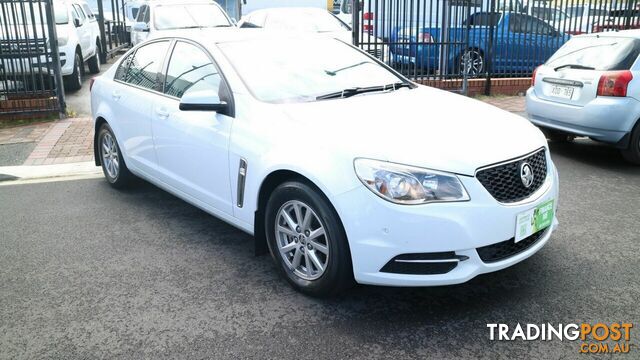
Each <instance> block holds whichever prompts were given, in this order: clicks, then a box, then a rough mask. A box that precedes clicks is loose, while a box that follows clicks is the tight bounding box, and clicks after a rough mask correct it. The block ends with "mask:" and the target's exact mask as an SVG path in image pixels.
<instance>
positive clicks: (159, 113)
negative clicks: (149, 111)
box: [156, 109, 169, 119]
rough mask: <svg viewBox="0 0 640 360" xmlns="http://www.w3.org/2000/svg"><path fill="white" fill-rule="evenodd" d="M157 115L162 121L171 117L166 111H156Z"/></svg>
mask: <svg viewBox="0 0 640 360" xmlns="http://www.w3.org/2000/svg"><path fill="white" fill-rule="evenodd" d="M156 115H158V117H159V118H161V119H166V118H168V117H169V112H168V111H167V110H165V109H156Z"/></svg>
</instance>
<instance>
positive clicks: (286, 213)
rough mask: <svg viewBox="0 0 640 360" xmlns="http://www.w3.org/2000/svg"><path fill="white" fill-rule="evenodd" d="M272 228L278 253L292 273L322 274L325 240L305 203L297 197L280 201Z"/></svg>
mask: <svg viewBox="0 0 640 360" xmlns="http://www.w3.org/2000/svg"><path fill="white" fill-rule="evenodd" d="M275 232H276V240H277V243H278V249H279V250H280V255H281V256H282V258H283V260H284V262H285V264H286V265H287V267H288V268H289V269H290V270H291V271H293V272H294V274H296V275H297V276H298V277H300V278H302V279H305V280H315V279H317V278H319V277H320V276H322V274H323V273H324V270H325V269H326V268H327V263H328V262H329V240H328V239H327V233H326V231H325V228H324V226H323V225H322V222H321V221H320V219H319V218H318V215H316V213H315V212H314V211H313V210H312V209H311V207H310V206H309V205H307V204H305V203H303V202H301V201H298V200H291V201H288V202H286V203H285V204H284V205H282V207H280V210H279V211H278V215H277V222H276V227H275Z"/></svg>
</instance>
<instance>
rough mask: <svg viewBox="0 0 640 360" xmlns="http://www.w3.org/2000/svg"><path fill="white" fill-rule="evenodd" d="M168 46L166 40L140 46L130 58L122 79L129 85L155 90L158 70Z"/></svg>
mask: <svg viewBox="0 0 640 360" xmlns="http://www.w3.org/2000/svg"><path fill="white" fill-rule="evenodd" d="M168 47H169V42H168V41H160V42H154V43H151V44H148V45H145V46H142V47H140V48H139V49H138V50H137V51H136V53H135V54H134V55H133V58H132V59H131V63H130V64H129V68H128V70H127V73H126V75H125V77H124V81H125V82H126V83H129V84H131V85H136V86H140V87H143V88H147V89H151V90H156V89H157V86H156V85H157V80H158V72H159V71H160V67H161V66H162V60H163V59H164V56H165V55H166V53H167V49H168Z"/></svg>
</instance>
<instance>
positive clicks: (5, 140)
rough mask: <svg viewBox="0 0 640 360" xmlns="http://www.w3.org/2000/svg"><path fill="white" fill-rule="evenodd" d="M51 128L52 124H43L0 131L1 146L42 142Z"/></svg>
mask: <svg viewBox="0 0 640 360" xmlns="http://www.w3.org/2000/svg"><path fill="white" fill-rule="evenodd" d="M51 126H53V124H52V123H42V124H32V125H26V126H19V127H15V128H7V129H0V145H6V144H20V143H27V142H37V141H40V139H42V137H43V136H44V135H45V134H46V133H47V131H48V130H49V129H50V128H51Z"/></svg>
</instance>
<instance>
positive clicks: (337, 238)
mask: <svg viewBox="0 0 640 360" xmlns="http://www.w3.org/2000/svg"><path fill="white" fill-rule="evenodd" d="M91 103H92V111H93V118H94V120H95V129H96V138H95V154H96V164H97V165H102V168H103V171H104V175H105V177H106V179H107V180H108V182H109V183H110V184H112V185H113V186H114V187H116V188H120V187H123V186H125V185H126V184H127V182H128V181H129V180H130V179H131V178H132V176H134V175H135V176H139V177H141V178H144V179H146V180H148V181H149V182H151V183H153V184H155V185H157V186H159V187H161V188H163V189H165V190H167V191H169V192H171V193H173V194H175V195H176V196H178V197H180V198H182V199H184V200H185V201H187V202H189V203H191V204H193V205H195V206H197V207H199V208H201V209H203V210H205V211H207V212H209V213H210V214H212V215H214V216H216V217H218V218H220V219H222V220H224V221H226V222H228V223H230V224H232V225H234V226H236V227H238V228H239V229H242V230H244V231H246V232H247V233H250V234H253V235H255V238H256V251H257V252H261V250H263V251H266V249H267V248H268V250H269V251H270V253H271V255H272V257H273V259H274V260H275V262H276V263H277V267H278V269H279V270H280V271H281V272H282V274H283V275H284V276H285V278H286V279H287V280H288V281H289V282H290V283H291V284H292V285H293V286H294V287H295V288H296V289H298V290H300V291H303V292H304V293H307V294H311V295H318V296H320V295H329V294H335V293H337V292H340V291H342V290H344V289H345V288H347V287H348V286H349V285H351V284H352V283H353V282H354V280H355V282H358V283H362V284H378V285H393V286H429V285H444V284H455V283H461V282H465V281H467V280H469V279H471V278H473V277H475V276H476V275H478V274H482V273H487V272H491V271H495V270H499V269H503V268H505V267H508V266H511V265H514V264H516V263H518V262H520V261H522V260H524V259H526V258H528V257H529V256H531V255H533V254H534V253H535V252H537V251H538V250H540V249H541V248H542V247H543V246H544V244H545V243H546V242H547V241H548V240H549V238H550V236H551V232H552V231H553V229H554V228H555V227H556V226H557V220H556V217H555V210H556V207H557V201H558V177H557V173H556V170H555V167H554V165H553V162H552V161H551V158H550V154H549V149H548V147H547V142H546V140H545V137H544V136H543V134H542V133H541V132H540V131H539V130H537V129H536V128H535V127H534V126H533V125H532V124H530V123H529V122H528V121H526V119H523V118H521V117H519V116H516V115H512V114H510V113H507V112H504V111H502V110H499V109H497V108H494V107H492V106H489V105H486V104H484V103H482V102H479V101H476V100H472V99H469V98H465V97H462V96H459V95H455V94H451V93H448V92H445V91H441V90H437V89H433V88H429V87H425V86H419V85H416V84H414V83H412V82H410V81H409V80H407V79H405V78H404V77H402V76H401V75H400V74H398V73H396V72H395V71H393V70H392V69H390V68H389V67H387V66H385V65H384V64H382V63H380V62H379V61H377V60H375V59H373V58H372V57H370V56H369V55H367V54H366V53H364V52H362V51H360V50H358V49H356V48H354V47H352V46H351V45H349V44H346V43H344V42H341V41H339V40H336V39H331V38H327V37H321V36H305V37H296V36H295V35H292V36H290V37H282V35H270V34H268V33H264V32H262V31H239V30H236V31H232V30H231V29H227V30H219V31H213V32H207V31H198V32H197V33H189V34H185V35H180V34H175V36H174V37H171V38H163V39H155V40H150V41H148V42H146V43H144V44H141V45H139V46H137V47H135V48H133V49H132V50H130V51H129V52H128V53H126V54H125V55H124V56H122V58H121V59H120V61H119V62H118V63H116V65H115V66H113V67H112V68H111V69H110V70H109V71H107V72H106V73H105V74H104V75H102V76H100V77H98V78H96V79H95V81H94V82H93V84H92V90H91Z"/></svg>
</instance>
